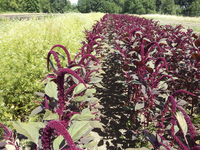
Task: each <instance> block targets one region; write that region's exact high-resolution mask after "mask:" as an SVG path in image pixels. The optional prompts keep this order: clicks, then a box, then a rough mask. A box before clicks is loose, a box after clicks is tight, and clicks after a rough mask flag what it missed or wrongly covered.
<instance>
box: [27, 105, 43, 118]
mask: <svg viewBox="0 0 200 150" xmlns="http://www.w3.org/2000/svg"><path fill="white" fill-rule="evenodd" d="M42 110H43V108H42V106H38V107H36V108H35V109H33V111H32V112H31V115H30V116H31V117H32V116H34V115H36V114H38V113H40V112H41V111H42Z"/></svg>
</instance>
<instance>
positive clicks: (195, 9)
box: [189, 0, 200, 17]
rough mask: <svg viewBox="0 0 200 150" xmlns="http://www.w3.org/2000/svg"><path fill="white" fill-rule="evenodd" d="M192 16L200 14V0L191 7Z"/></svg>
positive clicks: (196, 0)
mask: <svg viewBox="0 0 200 150" xmlns="http://www.w3.org/2000/svg"><path fill="white" fill-rule="evenodd" d="M189 10H190V15H191V16H196V17H197V16H200V0H195V1H194V2H192V5H191V6H190V7H189Z"/></svg>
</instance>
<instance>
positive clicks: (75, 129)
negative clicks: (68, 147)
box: [68, 121, 90, 142]
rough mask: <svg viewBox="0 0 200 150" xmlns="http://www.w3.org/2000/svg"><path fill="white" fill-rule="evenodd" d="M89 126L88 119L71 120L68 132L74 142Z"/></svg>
mask: <svg viewBox="0 0 200 150" xmlns="http://www.w3.org/2000/svg"><path fill="white" fill-rule="evenodd" d="M89 127H90V121H73V124H72V126H71V127H70V128H69V130H68V131H69V134H70V135H71V137H72V139H73V141H74V142H77V141H78V140H79V139H80V138H81V137H82V136H83V135H84V134H85V133H86V132H87V131H88V128H89Z"/></svg>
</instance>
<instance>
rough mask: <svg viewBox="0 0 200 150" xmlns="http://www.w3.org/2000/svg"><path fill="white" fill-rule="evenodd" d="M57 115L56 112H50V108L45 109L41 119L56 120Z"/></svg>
mask: <svg viewBox="0 0 200 150" xmlns="http://www.w3.org/2000/svg"><path fill="white" fill-rule="evenodd" d="M58 119H59V115H58V114H57V113H52V112H51V111H50V110H48V109H46V112H45V114H44V117H43V120H58Z"/></svg>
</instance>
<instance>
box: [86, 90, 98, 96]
mask: <svg viewBox="0 0 200 150" xmlns="http://www.w3.org/2000/svg"><path fill="white" fill-rule="evenodd" d="M94 93H96V89H87V90H86V92H85V95H91V94H94Z"/></svg>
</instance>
